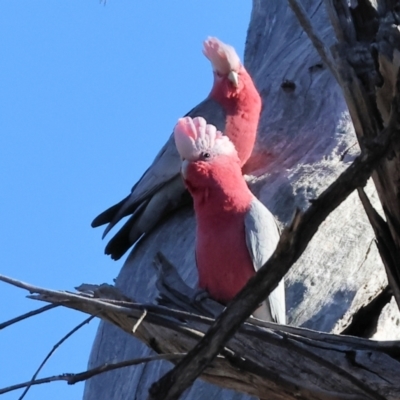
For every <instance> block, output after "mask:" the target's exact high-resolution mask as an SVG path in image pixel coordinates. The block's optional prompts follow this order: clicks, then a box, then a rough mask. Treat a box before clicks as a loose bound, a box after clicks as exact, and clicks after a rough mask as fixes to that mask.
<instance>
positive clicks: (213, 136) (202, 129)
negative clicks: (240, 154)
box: [174, 117, 236, 161]
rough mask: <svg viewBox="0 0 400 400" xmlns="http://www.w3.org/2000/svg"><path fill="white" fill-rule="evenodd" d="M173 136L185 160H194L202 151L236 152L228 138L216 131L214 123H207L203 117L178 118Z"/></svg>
mask: <svg viewBox="0 0 400 400" xmlns="http://www.w3.org/2000/svg"><path fill="white" fill-rule="evenodd" d="M174 137H175V144H176V148H177V149H178V152H179V154H180V156H181V157H182V158H183V159H185V160H189V161H196V160H197V159H198V158H199V157H200V155H201V153H203V152H211V153H212V154H214V155H217V154H236V149H235V146H234V145H233V143H232V142H231V141H230V140H229V138H228V137H227V136H224V135H223V134H222V133H221V132H219V131H217V128H216V127H215V126H214V125H211V124H207V121H206V120H205V119H204V118H203V117H196V118H193V119H192V118H190V117H184V118H180V119H179V120H178V123H177V124H176V126H175V128H174Z"/></svg>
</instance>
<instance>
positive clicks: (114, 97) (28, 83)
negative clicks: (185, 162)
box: [0, 0, 251, 400]
mask: <svg viewBox="0 0 400 400" xmlns="http://www.w3.org/2000/svg"><path fill="white" fill-rule="evenodd" d="M250 9H251V2H250V1H242V0H232V1H229V2H228V1H226V0H202V1H187V0H175V1H168V2H167V1H157V2H156V1H151V0H150V1H132V0H130V1H128V0H120V1H115V0H108V2H107V4H106V5H104V4H101V3H100V2H98V1H78V0H68V1H67V0H58V1H50V0H47V1H44V0H35V1H32V0H29V1H28V0H20V1H17V0H14V1H10V0H9V1H3V2H1V3H0V36H1V41H0V53H1V64H0V74H1V76H0V171H1V173H0V187H1V190H0V205H1V207H0V219H1V223H2V225H1V237H0V238H1V240H0V253H1V266H0V273H1V274H4V275H8V276H11V277H14V278H17V279H20V280H23V281H26V282H30V283H33V284H35V285H38V286H42V287H47V288H51V289H65V290H73V288H74V286H77V285H79V284H80V283H82V282H87V283H102V282H109V283H112V279H113V278H114V277H116V276H117V274H118V272H119V270H120V268H121V266H122V263H123V260H120V261H118V262H114V261H112V260H111V259H109V258H108V257H106V256H105V255H104V254H103V249H104V245H105V243H106V242H105V241H102V240H101V234H102V230H101V229H92V228H91V227H90V222H91V220H92V219H93V218H94V217H95V216H96V215H97V214H98V213H99V212H101V211H103V210H104V209H105V208H107V207H108V206H110V205H112V204H114V203H115V202H117V201H119V200H120V199H122V198H123V197H125V196H126V195H127V194H128V192H129V190H130V188H131V186H132V185H133V183H134V182H135V181H136V180H137V179H138V178H139V177H140V176H141V174H142V173H143V172H144V170H145V169H146V168H147V166H148V165H149V164H150V162H151V161H152V159H153V158H154V156H155V154H156V153H157V151H158V150H159V148H160V147H161V146H162V144H163V143H164V142H165V141H166V139H167V137H168V136H169V135H170V133H171V132H172V128H173V126H174V124H175V122H176V120H177V119H178V118H179V117H180V116H182V115H183V114H185V113H186V112H187V111H189V110H190V109H191V108H192V107H193V106H195V105H196V104H197V103H199V102H200V101H201V100H202V99H204V98H205V97H206V96H207V94H208V92H209V89H210V87H211V84H212V74H211V68H210V65H209V62H208V61H207V60H206V59H205V58H204V56H203V55H202V53H201V48H202V41H203V40H204V39H205V38H206V37H207V36H209V35H211V36H217V37H219V38H220V39H222V40H223V41H226V42H227V43H229V44H232V45H233V46H234V47H235V48H236V49H237V51H238V53H239V54H240V56H242V55H243V50H244V42H245V37H246V30H247V25H248V21H249V16H250ZM25 295H26V293H25V292H24V291H22V290H20V289H16V288H12V287H10V286H8V285H6V284H3V283H1V282H0V301H1V303H0V304H1V306H0V323H1V322H3V321H5V320H8V319H10V318H12V317H15V316H17V315H19V314H22V313H24V312H27V311H29V310H31V309H34V308H37V307H40V306H42V305H44V304H42V303H38V302H35V301H33V300H28V299H26V298H25ZM85 318H86V315H84V314H80V313H78V312H75V311H70V310H65V309H55V310H51V311H49V312H47V313H46V314H43V315H40V316H37V317H34V318H32V319H30V320H27V321H24V322H21V323H19V324H16V325H14V326H12V327H9V328H7V329H5V330H2V331H0V355H1V357H0V370H1V371H2V373H1V374H0V388H3V387H5V386H8V385H12V384H15V383H18V382H22V381H26V380H29V379H30V377H31V375H32V374H33V373H34V372H35V370H36V368H37V367H38V366H39V364H40V363H41V361H42V360H43V358H44V357H45V355H46V354H47V352H48V351H50V350H51V348H52V347H53V345H54V344H55V343H56V342H57V341H58V340H59V339H61V337H62V336H64V335H65V334H66V333H67V332H68V331H69V330H70V329H72V328H73V327H74V326H75V325H77V324H78V323H80V322H81V321H83V320H84V319H85ZM97 325H98V322H97V321H93V322H91V323H90V325H88V326H86V327H84V328H83V329H82V330H81V331H79V332H78V333H76V334H75V335H74V336H73V337H72V338H70V339H69V340H68V342H66V343H65V344H64V345H63V346H62V347H61V348H60V349H58V350H57V351H56V353H55V354H54V355H53V357H52V358H51V360H50V361H49V362H48V364H47V366H46V367H45V368H44V369H43V371H42V373H41V375H40V376H39V377H44V376H48V375H53V374H60V373H63V372H80V371H83V370H84V369H85V368H86V362H87V359H88V355H89V352H90V348H91V343H92V340H93V338H94V334H95V331H96V328H97ZM82 391H83V384H77V385H74V386H68V385H67V384H66V383H64V382H60V383H50V384H46V385H41V386H36V387H33V388H32V389H31V391H30V392H29V393H28V395H27V396H26V397H25V398H26V399H38V398H40V399H54V398H57V399H59V400H63V399H68V400H70V399H79V398H81V395H82ZM20 393H21V392H12V393H10V394H6V395H3V397H2V399H4V400H8V399H17V398H18V397H19V395H20Z"/></svg>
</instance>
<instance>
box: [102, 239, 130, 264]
mask: <svg viewBox="0 0 400 400" xmlns="http://www.w3.org/2000/svg"><path fill="white" fill-rule="evenodd" d="M110 244H111V246H110ZM128 250H129V247H128V248H124V249H121V248H113V246H112V243H111V242H109V243H108V244H107V246H106V248H105V249H104V254H106V255H107V256H110V257H111V259H112V260H114V261H118V260H119V259H120V258H121V257H122V256H123V255H124V254H125V253H126V252H127V251H128Z"/></svg>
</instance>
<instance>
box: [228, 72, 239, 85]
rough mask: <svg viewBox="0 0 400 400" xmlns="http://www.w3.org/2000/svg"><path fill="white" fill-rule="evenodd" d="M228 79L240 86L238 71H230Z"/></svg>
mask: <svg viewBox="0 0 400 400" xmlns="http://www.w3.org/2000/svg"><path fill="white" fill-rule="evenodd" d="M228 79H229V80H230V81H231V82H232V83H233V86H235V87H238V86H239V75H238V73H237V72H236V71H231V72H229V74H228Z"/></svg>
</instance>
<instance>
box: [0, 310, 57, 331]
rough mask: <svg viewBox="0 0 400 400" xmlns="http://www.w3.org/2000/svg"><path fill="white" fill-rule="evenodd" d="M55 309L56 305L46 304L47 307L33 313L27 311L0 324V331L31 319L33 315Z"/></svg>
mask: <svg viewBox="0 0 400 400" xmlns="http://www.w3.org/2000/svg"><path fill="white" fill-rule="evenodd" d="M56 307H58V304H48V305H47V306H44V307H41V308H38V309H36V310H33V311H29V312H27V313H26V314H22V315H20V316H18V317H15V318H13V319H10V320H8V321H5V322H3V323H1V324H0V331H1V330H2V329H4V328H7V327H9V326H11V325H13V324H16V323H17V322H20V321H23V320H24V319H27V318H30V317H33V316H35V315H38V314H41V313H42V312H45V311H48V310H51V309H53V308H56Z"/></svg>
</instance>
